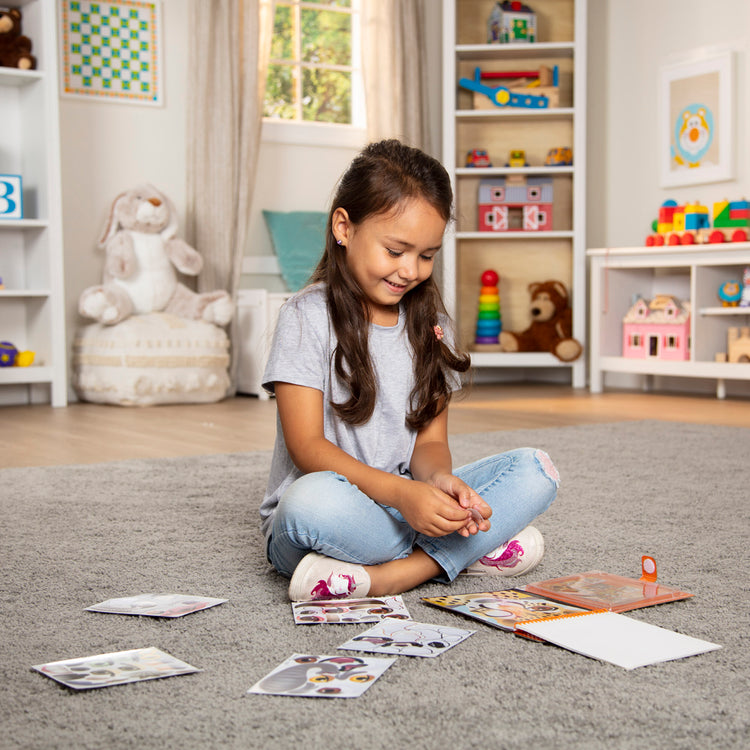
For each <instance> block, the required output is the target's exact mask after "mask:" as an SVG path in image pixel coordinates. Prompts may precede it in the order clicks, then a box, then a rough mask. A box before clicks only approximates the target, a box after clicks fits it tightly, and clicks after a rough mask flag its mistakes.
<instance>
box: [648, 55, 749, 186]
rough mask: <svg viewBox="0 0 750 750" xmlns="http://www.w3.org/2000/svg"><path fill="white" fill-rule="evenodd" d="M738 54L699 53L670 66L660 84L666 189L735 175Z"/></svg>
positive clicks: (663, 182) (661, 154)
mask: <svg viewBox="0 0 750 750" xmlns="http://www.w3.org/2000/svg"><path fill="white" fill-rule="evenodd" d="M733 62H734V61H733V55H732V52H731V51H730V50H727V51H716V52H713V53H712V52H709V51H700V50H699V51H696V52H695V53H693V54H692V55H691V56H690V57H689V58H687V59H685V60H683V61H681V62H675V63H673V64H669V65H665V66H663V67H662V68H661V70H660V82H659V87H660V88H659V94H660V96H659V125H658V127H659V161H660V176H661V186H662V187H675V186H680V185H698V184H701V183H707V182H723V181H725V180H731V179H732V178H733V176H734V169H733V167H734V160H733V152H734V112H733V109H734V101H733V91H734V89H733V77H734V71H733Z"/></svg>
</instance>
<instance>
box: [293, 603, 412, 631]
mask: <svg viewBox="0 0 750 750" xmlns="http://www.w3.org/2000/svg"><path fill="white" fill-rule="evenodd" d="M292 613H293V614H294V622H295V623H297V625H313V624H317V623H357V622H380V620H382V619H383V618H384V617H394V618H399V619H402V620H408V619H410V617H409V610H407V609H406V605H405V604H404V600H403V599H402V598H401V597H400V596H378V597H372V596H371V597H368V598H365V599H316V600H314V601H309V602H292Z"/></svg>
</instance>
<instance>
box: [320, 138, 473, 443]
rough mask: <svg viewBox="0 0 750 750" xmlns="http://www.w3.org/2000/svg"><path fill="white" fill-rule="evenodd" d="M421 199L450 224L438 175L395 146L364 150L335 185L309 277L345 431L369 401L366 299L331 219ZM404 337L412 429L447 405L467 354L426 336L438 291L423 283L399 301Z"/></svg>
mask: <svg viewBox="0 0 750 750" xmlns="http://www.w3.org/2000/svg"><path fill="white" fill-rule="evenodd" d="M416 198H422V199H424V200H426V201H427V202H428V203H429V204H430V205H431V206H432V207H433V208H434V209H435V210H436V211H437V212H438V214H440V216H441V217H442V218H443V219H444V220H445V221H446V222H448V221H450V219H451V216H452V214H451V209H452V205H453V192H452V190H451V185H450V179H449V177H448V173H447V172H446V171H445V168H444V167H443V166H442V165H441V164H440V162H438V161H437V160H436V159H433V158H432V157H431V156H428V155H427V154H425V153H424V152H422V151H420V150H419V149H416V148H411V147H409V146H406V145H404V144H402V143H401V142H400V141H397V140H387V141H381V142H379V143H373V144H370V145H369V146H367V147H366V148H365V149H364V150H363V151H362V153H360V154H359V156H357V157H356V158H355V159H354V161H353V162H352V163H351V165H350V167H349V169H348V170H347V171H346V173H345V174H344V176H343V177H342V178H341V181H340V182H339V185H338V189H337V192H336V195H335V197H334V199H333V202H332V205H331V211H330V214H329V216H328V225H327V228H326V244H325V250H324V252H323V256H322V258H321V260H320V262H319V263H318V266H317V268H316V269H315V271H314V273H313V276H312V278H311V282H312V283H316V282H323V283H325V285H326V294H327V302H328V311H329V315H330V318H331V322H332V325H333V329H334V331H335V333H336V337H337V339H338V344H337V346H336V350H335V352H334V354H333V364H334V369H335V372H336V375H337V376H338V377H339V378H340V379H341V380H342V381H343V382H344V383H345V384H346V386H347V387H348V389H349V393H350V396H349V399H348V400H347V401H345V402H343V403H333V404H332V406H333V409H334V410H335V412H336V413H337V414H338V416H339V417H340V418H341V419H343V420H344V421H345V422H347V423H348V424H352V425H358V424H365V423H366V422H367V421H368V420H369V419H370V417H371V416H372V412H373V409H374V408H375V400H376V398H377V383H376V380H375V372H374V370H373V366H372V362H371V360H370V351H369V347H368V330H369V318H368V306H367V299H366V297H365V295H364V293H363V291H362V289H361V288H360V286H359V284H358V283H357V282H356V281H355V279H354V277H353V276H352V274H351V272H350V271H349V268H348V266H347V263H346V248H345V247H342V246H340V245H338V244H337V243H336V240H335V238H334V236H333V227H332V219H333V214H334V211H335V210H336V209H337V208H343V209H344V210H345V211H346V213H347V214H348V216H349V219H350V221H351V222H352V223H353V224H354V225H355V226H356V225H358V224H361V223H362V222H363V221H365V219H367V218H368V217H371V216H377V215H380V214H384V213H387V212H389V211H394V210H398V209H399V207H400V206H401V205H402V204H403V202H404V201H406V200H409V199H416ZM402 304H403V305H404V308H405V311H406V330H407V333H408V336H409V342H410V343H411V345H412V348H413V350H414V377H415V382H414V388H413V390H412V392H411V399H410V401H411V403H410V408H411V411H410V413H409V415H408V417H407V420H406V421H407V424H408V426H409V427H411V428H413V429H416V430H419V429H421V428H422V427H424V426H425V425H427V424H428V423H429V422H430V421H431V420H432V419H433V418H434V417H435V416H437V415H438V414H439V413H440V412H441V411H442V410H443V409H444V408H445V407H446V406H447V405H448V402H449V401H450V398H451V387H450V382H449V375H450V373H449V371H454V372H465V371H466V370H468V369H469V365H470V364H471V360H470V358H469V356H468V354H465V353H463V352H454V351H452V350H451V348H450V347H449V346H448V345H447V344H446V343H445V342H444V341H441V340H438V338H437V337H436V336H435V334H434V327H435V326H436V325H438V315H439V314H440V313H442V314H445V306H444V305H443V301H442V298H441V296H440V291H439V290H438V287H437V284H436V283H435V281H434V279H433V278H432V277H430V278H429V279H427V280H426V281H423V282H422V283H421V284H419V286H417V287H415V288H414V289H412V290H411V291H410V292H409V293H408V294H406V296H405V297H404V298H403V301H402Z"/></svg>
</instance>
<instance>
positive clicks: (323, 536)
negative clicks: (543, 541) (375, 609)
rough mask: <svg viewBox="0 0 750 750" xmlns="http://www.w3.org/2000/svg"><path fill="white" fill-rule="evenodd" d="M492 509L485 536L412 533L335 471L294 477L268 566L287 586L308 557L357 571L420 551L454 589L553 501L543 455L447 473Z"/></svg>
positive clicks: (526, 452) (552, 477) (520, 453)
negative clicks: (341, 563)
mask: <svg viewBox="0 0 750 750" xmlns="http://www.w3.org/2000/svg"><path fill="white" fill-rule="evenodd" d="M453 473H454V474H455V475H456V476H457V477H460V478H461V479H463V481H464V482H466V484H468V485H469V486H470V487H472V488H473V489H474V490H475V491H476V492H477V493H478V494H479V495H480V496H481V497H482V499H483V500H484V501H485V502H486V503H487V504H488V505H489V506H490V507H491V508H492V517H491V518H490V522H491V528H490V530H489V531H487V532H482V531H480V532H478V533H477V534H474V535H472V536H469V537H464V536H461V535H460V534H458V533H453V534H448V535H447V536H441V537H430V536H425V535H424V534H419V533H417V532H416V531H415V530H414V529H413V528H412V527H411V526H409V524H408V523H407V522H406V521H405V520H404V518H403V517H402V515H401V514H400V513H399V512H398V511H397V510H396V509H395V508H391V507H389V506H385V505H381V504H379V503H377V502H374V501H373V500H372V499H370V497H368V496H367V495H365V493H364V492H362V491H361V490H359V489H358V488H357V487H356V486H355V485H353V484H351V483H350V482H349V481H348V480H347V479H345V478H344V477H342V476H341V475H340V474H336V473H335V472H333V471H321V472H314V473H312V474H306V475H304V476H302V477H300V478H299V479H298V480H297V481H296V482H294V484H292V485H291V486H290V487H289V489H288V490H287V491H286V492H285V493H284V495H283V496H282V498H281V500H280V501H279V504H278V506H277V508H276V511H275V512H274V517H273V526H272V530H271V536H270V538H269V542H268V559H269V561H270V562H271V564H272V565H273V566H274V567H275V568H276V570H278V571H279V573H281V574H282V575H284V576H286V577H287V578H290V577H291V575H292V573H293V572H294V569H295V568H296V567H297V564H298V563H299V561H300V560H301V559H302V558H303V557H304V556H305V555H306V554H307V553H308V552H310V551H315V552H319V553H320V554H323V555H326V556H327V557H333V558H335V559H337V560H343V561H345V562H351V563H357V564H359V565H377V564H379V563H383V562H388V561H390V560H396V559H399V558H403V557H407V556H408V555H409V554H411V552H412V551H413V549H414V547H415V546H418V547H421V548H422V549H423V550H424V551H425V552H426V553H427V554H428V555H429V556H430V557H432V558H433V559H434V560H435V561H436V562H437V563H438V564H439V565H440V567H441V568H442V569H443V571H445V575H444V576H441V577H440V578H438V580H443V581H446V582H447V581H452V580H453V579H454V578H455V577H456V576H457V575H458V574H459V573H460V572H461V571H462V570H463V569H464V568H466V567H467V566H469V565H471V564H472V563H473V562H476V561H477V560H478V559H479V558H480V557H482V556H483V555H486V554H487V553H488V552H491V551H492V550H494V549H496V548H497V547H499V546H500V545H501V544H505V542H507V541H508V540H510V539H512V538H513V536H514V535H515V534H517V533H518V532H519V531H521V529H523V528H525V527H526V526H528V525H529V523H531V521H533V520H534V519H535V518H536V517H537V516H538V515H539V514H540V513H543V512H544V511H545V510H546V509H547V508H548V507H549V505H550V504H551V503H552V501H553V500H554V499H555V495H556V494H557V487H558V484H559V476H558V474H557V470H556V469H555V467H554V466H553V464H552V461H551V460H550V458H549V456H548V455H547V454H546V453H545V452H544V451H541V450H535V449H533V448H519V449H517V450H512V451H508V452H507V453H500V454H498V455H496V456H490V457H489V458H483V459H480V460H479V461H475V462H474V463H472V464H467V465H466V466H462V467H461V468H460V469H456V470H455V471H454V472H453Z"/></svg>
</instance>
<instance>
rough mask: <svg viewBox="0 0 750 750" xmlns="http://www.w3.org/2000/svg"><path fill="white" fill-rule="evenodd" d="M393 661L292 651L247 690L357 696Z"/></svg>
mask: <svg viewBox="0 0 750 750" xmlns="http://www.w3.org/2000/svg"><path fill="white" fill-rule="evenodd" d="M395 661H396V660H395V659H378V658H375V657H369V658H359V657H354V656H341V655H339V656H310V655H306V654H292V655H291V656H290V657H289V658H288V659H287V660H286V661H284V662H282V663H281V664H279V666H278V667H276V669H274V670H273V671H272V672H270V673H269V674H267V675H266V676H265V677H264V678H263V679H262V680H260V681H259V682H257V683H256V684H255V685H253V686H252V687H251V688H250V689H249V690H248V691H247V692H248V693H257V694H261V695H263V694H265V695H298V696H303V697H306V698H358V697H359V696H360V695H362V693H364V692H365V690H367V689H368V688H369V687H370V685H372V683H373V682H375V680H377V679H378V677H380V676H381V675H382V674H383V672H385V670H386V669H388V667H390V666H391V665H392V664H393V662H395Z"/></svg>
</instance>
